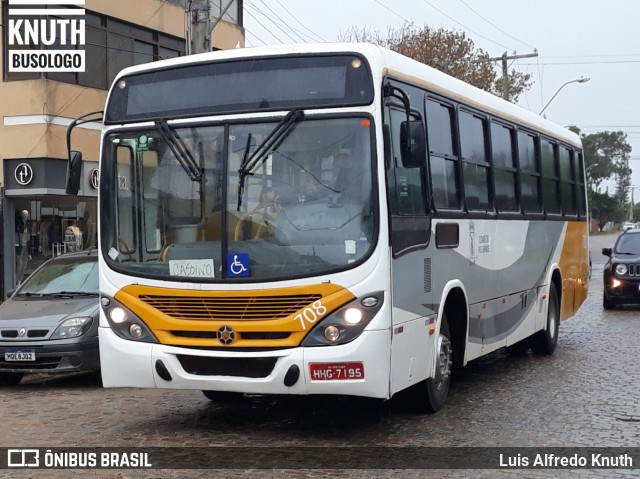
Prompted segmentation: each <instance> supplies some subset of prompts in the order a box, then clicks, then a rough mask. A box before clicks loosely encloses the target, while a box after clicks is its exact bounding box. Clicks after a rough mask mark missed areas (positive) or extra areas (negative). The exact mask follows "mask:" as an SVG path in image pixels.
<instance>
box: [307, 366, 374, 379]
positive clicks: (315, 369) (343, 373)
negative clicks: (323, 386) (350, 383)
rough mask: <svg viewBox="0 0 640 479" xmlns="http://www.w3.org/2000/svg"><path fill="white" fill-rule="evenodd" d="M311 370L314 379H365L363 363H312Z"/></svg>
mask: <svg viewBox="0 0 640 479" xmlns="http://www.w3.org/2000/svg"><path fill="white" fill-rule="evenodd" d="M309 372H310V373H311V380H312V381H341V380H349V379H364V364H362V363H311V364H309Z"/></svg>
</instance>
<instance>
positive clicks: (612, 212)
mask: <svg viewBox="0 0 640 479" xmlns="http://www.w3.org/2000/svg"><path fill="white" fill-rule="evenodd" d="M590 196H591V203H590V204H589V208H590V209H591V214H592V217H593V219H596V220H598V227H599V228H600V230H602V228H604V225H606V224H607V223H620V222H622V221H624V219H625V216H626V213H627V212H626V209H625V208H624V207H622V206H620V205H619V204H618V201H617V200H616V198H614V197H613V196H609V195H607V194H606V193H598V192H597V191H592V192H591V195H590Z"/></svg>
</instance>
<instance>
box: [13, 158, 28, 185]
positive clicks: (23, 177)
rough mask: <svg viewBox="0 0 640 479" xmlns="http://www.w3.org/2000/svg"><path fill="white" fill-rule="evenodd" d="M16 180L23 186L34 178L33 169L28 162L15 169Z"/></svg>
mask: <svg viewBox="0 0 640 479" xmlns="http://www.w3.org/2000/svg"><path fill="white" fill-rule="evenodd" d="M14 176H15V178H16V181H17V182H18V183H19V184H21V185H22V186H26V185H28V184H29V183H31V181H32V180H33V169H32V168H31V165H29V164H28V163H20V164H19V165H18V166H16V169H15V171H14Z"/></svg>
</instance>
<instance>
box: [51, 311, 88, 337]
mask: <svg viewBox="0 0 640 479" xmlns="http://www.w3.org/2000/svg"><path fill="white" fill-rule="evenodd" d="M92 321H93V320H92V319H91V318H90V317H88V316H82V317H78V318H69V319H65V320H64V321H63V322H62V323H61V324H60V326H58V327H57V328H56V330H55V331H54V332H53V334H52V335H51V339H69V338H77V337H78V336H82V335H83V334H84V333H86V332H87V331H89V328H90V327H91V322H92Z"/></svg>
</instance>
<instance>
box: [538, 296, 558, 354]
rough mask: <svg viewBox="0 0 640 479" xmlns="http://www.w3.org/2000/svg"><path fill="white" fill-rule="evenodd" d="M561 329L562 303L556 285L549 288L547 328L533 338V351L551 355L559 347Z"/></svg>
mask: <svg viewBox="0 0 640 479" xmlns="http://www.w3.org/2000/svg"><path fill="white" fill-rule="evenodd" d="M559 328H560V302H559V301H558V291H557V290H556V286H555V284H553V283H551V285H550V286H549V307H548V308H547V327H546V329H544V330H542V331H538V332H537V333H535V334H534V335H533V336H532V337H531V350H532V351H533V352H534V353H535V354H543V355H551V354H553V352H554V351H555V350H556V346H557V345H558V331H559Z"/></svg>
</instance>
